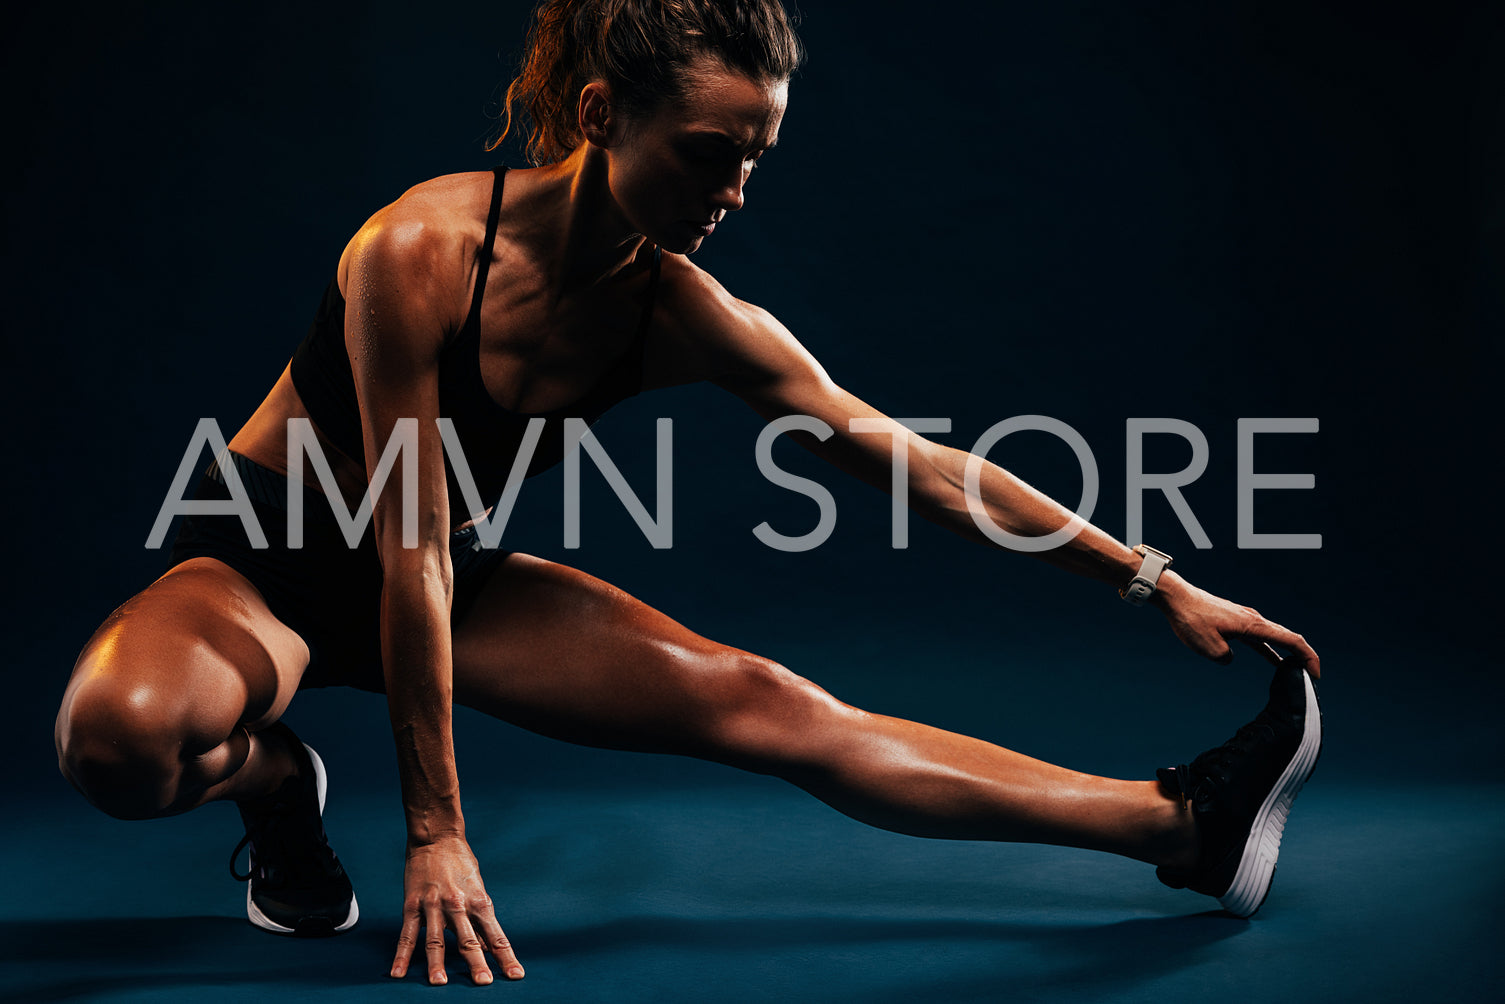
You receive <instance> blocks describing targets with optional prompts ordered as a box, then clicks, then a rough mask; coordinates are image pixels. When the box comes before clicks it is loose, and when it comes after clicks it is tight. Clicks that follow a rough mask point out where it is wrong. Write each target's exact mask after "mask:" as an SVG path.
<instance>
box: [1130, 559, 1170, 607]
mask: <svg viewBox="0 0 1505 1004" xmlns="http://www.w3.org/2000/svg"><path fill="white" fill-rule="evenodd" d="M1134 553H1135V554H1137V555H1139V556H1140V557H1141V558H1143V559H1144V560H1143V561H1141V562H1140V563H1139V571H1138V572H1136V573H1134V578H1132V579H1130V580H1129V584H1128V585H1127V586H1125V587H1124V588H1122V589H1120V590H1119V591H1118V595H1120V596H1122V597H1123V598H1124V599H1125V600H1127V601H1128V602H1130V603H1132V604H1134V605H1135V606H1136V607H1142V606H1144V601H1145V600H1147V599H1149V598H1150V597H1151V596H1154V595H1155V586H1156V584H1158V583H1159V582H1160V573H1161V572H1163V571H1165V570H1166V569H1167V568H1169V567H1171V561H1172V558H1171V556H1170V555H1169V554H1166V553H1165V552H1164V551H1157V550H1155V549H1154V548H1153V547H1151V546H1150V545H1148V544H1135V545H1134Z"/></svg>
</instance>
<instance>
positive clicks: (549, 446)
mask: <svg viewBox="0 0 1505 1004" xmlns="http://www.w3.org/2000/svg"><path fill="white" fill-rule="evenodd" d="M492 173H493V175H494V180H493V183H492V188H491V208H490V210H489V212H488V213H487V216H486V238H485V241H484V243H483V244H482V245H481V252H480V266H479V271H478V272H477V274H476V288H475V294H474V296H473V297H472V299H471V303H470V313H469V314H468V315H467V316H466V318H465V324H464V326H463V327H462V328H461V329H460V331H459V334H458V335H456V336H455V338H454V339H453V340H451V341H450V343H449V344H448V345H446V346H445V347H444V348H443V349H442V350H441V351H440V354H439V414H440V415H441V416H444V417H448V418H449V419H451V420H452V421H453V422H454V424H455V431H456V432H457V433H458V434H459V439H460V443H461V445H462V446H463V447H465V451H466V459H467V464H468V466H469V467H470V470H471V475H472V476H473V477H474V478H475V482H476V486H477V488H478V489H479V490H480V496H481V501H482V504H483V505H491V504H493V503H494V502H495V501H496V500H497V499H498V498H499V497H500V496H501V493H502V488H503V487H504V486H505V484H506V480H507V474H508V472H509V471H510V470H511V467H512V459H513V457H514V456H515V455H516V452H517V447H518V444H520V443H521V441H522V437H523V433H524V431H525V430H526V429H527V426H528V419H530V418H535V417H541V418H545V419H548V421H547V423H546V424H545V426H544V432H543V438H542V439H541V440H540V441H539V443H538V447H537V449H536V450H535V451H534V454H533V460H532V463H531V464H530V465H529V467H528V476H529V477H532V476H533V475H534V474H537V473H539V472H540V471H543V470H547V469H548V468H550V467H552V466H554V465H555V464H557V463H558V462H559V461H560V460H561V459H562V458H563V456H564V421H563V419H564V418H566V417H578V418H583V419H585V420H586V422H594V421H595V420H596V419H598V418H600V417H601V415H602V414H604V413H605V412H606V410H607V409H608V408H610V407H611V406H612V405H614V404H616V403H617V402H618V401H621V400H623V399H625V398H629V397H632V396H633V395H634V394H637V393H638V392H639V391H640V390H642V388H643V346H644V342H645V340H646V338H647V334H648V325H649V322H650V321H651V319H652V316H653V300H654V294H655V293H656V291H657V289H658V278H659V264H660V260H661V257H662V250H661V249H660V248H659V247H657V246H655V247H654V249H653V271H652V275H651V276H650V278H649V282H648V290H647V293H646V295H645V297H644V303H643V313H642V320H641V321H640V322H639V323H638V329H637V334H636V335H635V337H634V338H633V340H632V344H631V345H629V346H628V347H627V349H626V351H625V352H623V354H622V355H621V356H620V357H619V358H618V359H617V360H616V362H615V363H613V365H612V367H611V368H610V369H609V370H608V371H607V372H606V375H605V376H604V377H602V378H601V380H600V382H599V383H597V384H596V386H595V387H594V388H592V389H591V391H590V392H589V393H587V394H586V395H585V396H584V397H583V398H581V399H580V400H579V401H576V402H575V403H574V404H571V405H567V406H565V407H563V408H556V409H554V410H553V411H548V412H543V413H541V414H539V415H525V414H520V413H518V412H513V411H508V410H507V409H506V408H503V407H502V406H501V405H499V404H497V403H496V401H495V400H494V399H493V398H492V397H491V395H490V394H489V393H488V392H487V390H486V383H485V381H484V380H483V379H482V377H481V300H482V298H483V297H484V296H485V294H486V276H487V273H488V272H489V271H490V264H491V257H492V246H493V244H494V243H495V240H496V230H497V219H498V217H499V215H500V213H501V207H502V183H503V179H504V178H505V177H506V173H507V169H506V168H505V167H498V168H494V169H493V171H492ZM292 380H293V386H294V387H296V388H297V390H298V396H299V397H301V398H302V399H303V405H304V407H306V408H307V409H308V413H309V416H310V417H311V418H312V419H313V423H314V425H316V426H317V427H318V429H319V431H320V432H322V433H323V434H324V436H325V438H326V439H328V440H329V441H330V442H331V443H333V444H334V446H335V447H336V448H337V449H338V450H340V452H342V453H344V454H345V455H346V456H348V457H350V458H351V459H352V460H357V461H359V460H363V459H364V457H365V446H364V438H363V436H362V433H361V416H360V409H359V407H358V405H357V403H356V396H355V377H354V374H353V373H352V371H351V369H350V356H349V354H348V353H347V352H346V351H345V298H344V297H343V296H342V295H341V294H340V284H339V279H338V277H336V278H335V279H334V280H332V281H331V282H330V283H329V286H328V288H326V289H325V291H324V299H323V301H322V302H321V303H320V304H319V309H318V312H317V313H316V314H315V315H314V322H313V325H312V326H311V327H310V328H309V330H308V334H307V335H305V336H304V338H303V341H302V342H300V343H299V344H298V348H297V350H296V351H295V352H294V353H293V359H292ZM497 459H501V461H502V462H500V463H498V462H496V461H497ZM445 473H446V477H447V479H448V482H449V500H450V512H451V514H452V515H458V514H460V513H464V512H468V508H469V507H467V506H465V505H464V500H463V498H462V496H461V493H460V489H459V486H458V483H457V481H456V479H455V475H454V467H453V463H452V462H451V460H450V458H449V457H448V456H446V457H445Z"/></svg>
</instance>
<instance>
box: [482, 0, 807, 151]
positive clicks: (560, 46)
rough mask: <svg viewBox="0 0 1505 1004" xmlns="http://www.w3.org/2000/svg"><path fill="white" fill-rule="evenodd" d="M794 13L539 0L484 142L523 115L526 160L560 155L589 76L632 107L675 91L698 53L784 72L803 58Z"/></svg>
mask: <svg viewBox="0 0 1505 1004" xmlns="http://www.w3.org/2000/svg"><path fill="white" fill-rule="evenodd" d="M794 20H795V19H792V18H790V17H789V16H788V15H786V14H785V12H784V8H783V5H782V4H781V3H780V0H542V2H541V3H539V5H538V6H537V8H535V10H534V12H533V24H532V27H531V28H530V29H529V30H528V40H527V47H526V50H525V51H524V54H523V60H522V66H521V67H520V69H519V71H518V74H517V77H516V78H515V79H514V80H513V81H512V83H511V85H510V86H508V88H507V97H506V105H505V108H504V109H503V111H502V116H503V122H502V132H501V135H500V136H498V137H497V138H496V140H495V141H494V142H492V143H491V144H489V145H488V146H487V147H486V149H487V150H494V149H496V147H498V146H499V145H501V142H502V140H504V139H506V137H507V136H508V135H509V134H510V133H511V131H512V128H513V124H514V116H521V117H523V118H525V119H526V120H527V127H526V128H527V133H526V140H525V144H524V152H525V154H526V156H527V158H528V161H529V162H530V163H532V164H535V165H539V164H548V163H552V162H554V161H558V160H563V159H564V158H565V157H567V156H569V154H570V152H571V151H572V150H574V149H575V148H576V147H577V146H579V145H580V143H581V136H580V127H579V122H578V118H577V115H578V109H579V100H580V91H581V89H582V88H584V87H585V85H586V84H588V83H590V82H591V81H593V80H600V81H604V82H605V83H606V85H607V86H608V87H610V88H611V93H612V98H613V100H614V101H616V102H617V103H618V105H619V106H620V107H621V109H622V110H623V111H625V112H628V113H631V114H646V113H648V112H651V111H652V110H653V109H655V108H657V107H658V106H659V105H660V104H661V103H662V102H664V101H665V100H668V99H672V98H677V97H680V96H681V95H682V94H683V84H682V80H683V77H684V71H685V70H686V69H687V68H688V67H689V66H690V65H691V64H692V63H693V62H694V61H695V60H696V59H697V58H699V57H701V56H705V55H709V56H712V57H714V58H716V59H718V60H720V61H721V63H722V64H723V65H725V67H726V68H727V69H728V70H732V71H735V72H738V73H741V74H743V75H744V76H746V77H748V78H750V79H753V80H759V81H764V80H766V81H781V80H787V79H788V78H789V77H790V76H791V75H792V74H793V73H794V71H795V70H796V69H797V68H798V67H799V64H800V62H801V61H802V60H803V58H804V47H803V46H802V45H801V44H800V40H799V37H798V36H797V35H795V33H794V28H793V22H794Z"/></svg>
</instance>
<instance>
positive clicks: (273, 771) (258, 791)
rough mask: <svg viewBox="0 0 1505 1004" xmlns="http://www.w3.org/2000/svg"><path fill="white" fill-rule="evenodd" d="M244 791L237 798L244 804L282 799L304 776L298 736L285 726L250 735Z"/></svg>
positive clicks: (272, 727) (275, 725)
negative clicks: (291, 786) (289, 788)
mask: <svg viewBox="0 0 1505 1004" xmlns="http://www.w3.org/2000/svg"><path fill="white" fill-rule="evenodd" d="M250 738H251V752H250V756H249V757H248V759H247V767H248V768H250V769H249V770H248V771H247V777H246V782H247V784H246V792H245V794H243V795H241V796H240V797H238V798H237V799H236V801H238V802H240V803H241V804H243V805H258V804H266V803H272V802H277V801H280V800H282V798H283V796H284V794H285V793H286V790H287V788H288V786H289V785H290V784H292V783H294V782H295V781H296V780H297V779H298V778H299V777H301V776H302V774H303V764H302V759H301V758H300V757H299V755H298V754H299V752H301V744H300V743H299V742H298V737H297V736H295V735H293V732H292V730H291V729H289V728H287V727H286V726H285V725H281V724H274V725H272V726H270V727H268V728H266V729H263V730H262V731H260V732H253V733H250Z"/></svg>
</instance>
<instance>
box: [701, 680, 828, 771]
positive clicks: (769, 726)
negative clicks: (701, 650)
mask: <svg viewBox="0 0 1505 1004" xmlns="http://www.w3.org/2000/svg"><path fill="white" fill-rule="evenodd" d="M726 659H727V661H728V666H727V667H726V669H725V671H724V675H723V683H722V685H721V686H718V687H717V688H716V693H717V702H716V703H717V706H716V708H715V709H714V713H713V714H711V715H709V716H707V720H708V722H709V723H710V725H711V732H712V735H711V736H710V738H711V739H712V740H713V741H714V742H716V743H717V745H719V746H721V747H722V748H724V749H726V750H727V751H728V752H729V753H731V754H733V755H734V756H735V757H736V758H737V759H738V760H739V765H740V766H745V767H748V768H750V769H753V770H763V771H769V770H774V769H776V768H778V767H779V766H780V765H783V764H786V763H788V762H789V761H790V760H800V759H804V758H805V756H804V751H805V749H806V747H807V746H809V745H810V743H811V742H813V741H816V740H817V739H818V737H820V736H821V735H824V734H826V733H828V732H829V730H830V725H831V723H832V722H833V721H834V720H835V719H836V718H838V717H840V716H842V715H844V714H846V713H847V712H849V711H850V710H851V709H849V708H848V707H847V706H846V705H844V704H842V703H841V702H840V701H838V700H836V698H834V697H832V696H831V695H830V694H828V693H827V692H826V691H825V690H823V689H822V688H821V687H819V686H817V685H816V684H814V683H811V682H810V681H809V680H807V679H805V678H804V677H802V676H799V675H798V674H796V673H793V672H791V671H790V670H789V669H787V668H785V667H784V666H782V665H780V664H779V663H777V662H774V661H773V660H771V659H765V658H762V657H761V656H755V655H751V654H749V653H745V652H738V653H735V654H734V655H728V656H726Z"/></svg>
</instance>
